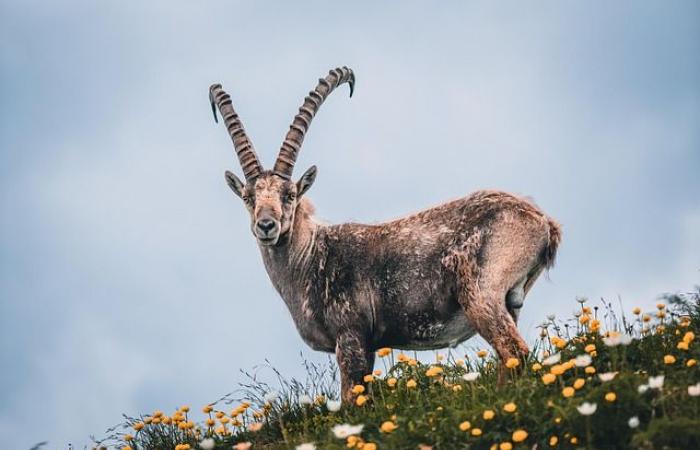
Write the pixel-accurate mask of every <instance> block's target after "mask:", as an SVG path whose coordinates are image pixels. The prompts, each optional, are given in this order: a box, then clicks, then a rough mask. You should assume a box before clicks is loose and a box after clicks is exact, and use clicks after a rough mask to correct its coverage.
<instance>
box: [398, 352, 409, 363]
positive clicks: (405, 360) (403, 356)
mask: <svg viewBox="0 0 700 450" xmlns="http://www.w3.org/2000/svg"><path fill="white" fill-rule="evenodd" d="M397 358H398V360H399V362H407V361H408V360H409V359H410V358H409V357H408V356H406V355H404V354H403V353H399V356H398V357H397Z"/></svg>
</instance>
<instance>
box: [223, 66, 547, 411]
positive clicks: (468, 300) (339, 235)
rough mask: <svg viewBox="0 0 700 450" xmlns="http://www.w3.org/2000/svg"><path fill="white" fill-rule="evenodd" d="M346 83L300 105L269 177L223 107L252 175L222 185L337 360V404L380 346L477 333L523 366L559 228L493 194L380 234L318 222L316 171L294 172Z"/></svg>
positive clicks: (310, 329)
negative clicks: (530, 301) (307, 140)
mask: <svg viewBox="0 0 700 450" xmlns="http://www.w3.org/2000/svg"><path fill="white" fill-rule="evenodd" d="M342 82H350V83H352V82H354V76H353V75H352V71H350V70H349V69H342V70H341V69H336V70H335V71H331V73H330V74H329V76H328V77H326V79H325V80H324V81H323V82H321V83H319V86H318V87H317V89H316V94H315V95H310V96H309V97H307V99H306V101H305V104H304V106H302V110H303V111H302V110H300V111H301V112H300V115H302V116H303V117H302V119H303V120H302V119H299V115H298V116H297V118H295V123H294V124H293V126H292V130H291V131H290V133H289V134H288V136H287V139H286V140H285V144H284V145H283V150H284V152H283V153H284V155H285V156H284V158H283V161H282V162H280V160H279V159H278V163H277V164H276V167H277V169H275V170H273V171H266V170H263V168H262V167H261V166H260V165H259V163H255V162H257V156H256V155H255V154H254V152H253V151H252V146H251V145H249V143H248V141H247V138H246V139H245V140H243V139H242V138H241V134H240V133H241V131H240V130H242V126H241V125H240V122H239V121H238V118H237V115H235V112H233V107H232V105H231V104H230V103H224V104H223V107H224V108H227V107H230V110H228V109H225V111H227V116H228V117H229V118H230V119H231V120H232V122H231V127H229V129H234V132H232V138H233V140H234V146H235V145H236V142H237V141H238V142H243V144H241V145H242V146H244V147H243V150H244V151H242V152H238V153H239V155H241V154H243V157H242V158H241V159H242V160H245V161H246V163H247V164H248V165H247V166H246V173H251V174H253V175H251V176H250V177H248V178H246V182H245V183H244V182H242V181H241V180H239V179H238V178H237V177H236V176H235V175H233V174H232V173H230V172H227V173H226V179H227V182H228V184H229V186H230V187H231V188H232V189H233V191H234V192H235V193H236V194H237V195H238V196H240V197H241V198H242V199H243V200H244V201H245V203H246V207H247V208H248V211H249V213H250V216H251V231H252V232H253V235H254V236H255V237H256V238H257V240H258V244H259V246H260V251H261V254H262V258H263V262H264V264H265V268H266V269H267V272H268V274H269V276H270V279H271V280H272V283H273V284H274V286H275V288H276V289H277V291H278V292H279V294H280V296H281V297H282V299H283V300H284V301H285V303H286V304H287V307H288V309H289V311H290V313H291V315H292V318H293V319H294V322H295V324H296V327H297V329H298V331H299V333H300V335H301V337H302V339H304V341H305V342H306V343H307V344H308V345H310V346H311V347H312V348H314V349H316V350H320V351H326V352H335V353H336V356H337V359H338V365H339V368H340V372H341V384H342V386H341V388H342V396H343V399H344V400H349V399H350V398H351V395H352V393H351V388H352V386H353V385H354V384H357V383H361V382H362V377H363V375H365V374H367V373H369V372H370V371H371V370H372V366H373V364H374V352H375V351H376V350H377V349H378V348H381V347H393V348H400V349H416V350H423V349H435V348H441V347H445V346H454V345H457V344H458V343H460V342H463V341H464V340H466V339H468V338H469V337H471V336H473V335H474V334H476V333H478V334H480V335H481V336H483V337H484V339H486V340H487V342H489V343H490V344H491V345H492V346H493V348H494V349H495V351H496V352H497V353H498V355H499V357H500V358H501V360H506V359H508V358H513V357H515V358H523V357H524V356H525V355H527V351H528V348H527V345H526V343H525V341H524V340H523V339H522V337H521V336H520V334H519V333H518V330H517V326H516V322H517V318H518V314H519V311H520V308H521V307H522V305H523V300H524V298H525V295H526V294H527V292H528V291H529V289H530V288H531V287H532V284H533V283H534V281H535V280H536V279H537V277H538V276H539V275H540V273H541V272H542V271H543V270H545V269H546V268H549V267H551V265H552V264H553V263H554V258H555V255H556V251H557V247H558V245H559V242H560V240H561V230H560V227H559V225H558V224H557V223H556V222H555V221H554V220H553V219H551V218H549V217H547V216H546V215H545V214H544V213H543V212H542V211H541V210H539V209H538V208H537V207H536V206H535V205H534V204H532V203H531V202H529V201H527V200H525V199H523V198H520V197H516V196H514V195H511V194H507V193H505V192H498V191H478V192H475V193H473V194H471V195H470V196H468V197H465V198H461V199H458V200H454V201H451V202H448V203H444V204H442V205H438V206H436V207H434V208H430V209H426V210H424V211H421V212H418V213H416V214H412V215H409V216H406V217H403V218H401V219H397V220H394V221H391V222H386V223H382V224H377V225H365V224H357V223H345V224H340V225H325V224H322V223H319V222H317V221H316V220H314V218H313V207H312V206H311V204H310V202H309V201H308V200H307V199H306V198H305V197H303V195H304V194H305V193H306V191H307V190H308V189H309V187H310V186H311V185H312V184H313V182H314V179H315V175H316V168H315V167H311V168H310V169H309V170H307V171H306V172H305V173H304V175H302V177H301V178H300V179H299V181H297V182H296V183H294V182H292V181H291V180H290V175H291V169H293V166H294V161H295V160H296V154H297V151H298V146H300V145H301V141H302V140H303V135H304V133H305V132H306V129H307V128H308V125H309V124H310V122H311V119H312V118H313V115H314V114H315V112H316V110H317V109H318V107H319V106H320V104H321V103H322V100H323V99H325V97H326V96H327V95H328V94H329V93H330V92H332V90H333V89H334V88H335V87H337V86H338V85H339V84H341V83H342ZM212 89H215V90H216V94H215V95H213V98H214V99H216V98H223V99H227V98H228V96H226V95H224V94H225V93H224V94H222V92H223V91H222V90H221V87H220V86H219V85H215V86H214V87H213V88H212ZM313 92H314V91H312V93H313ZM309 98H312V100H313V99H318V98H320V99H321V100H320V101H317V100H313V101H310V100H309ZM218 106H219V108H220V109H221V107H222V105H221V104H219V105H218ZM223 114H224V112H222V115H223ZM234 119H235V120H234ZM300 124H301V125H300ZM227 126H228V124H227ZM243 133H244V132H243ZM234 135H235V136H234ZM290 136H291V137H290ZM237 150H238V148H237ZM251 152H253V153H252V154H251ZM255 164H257V165H255Z"/></svg>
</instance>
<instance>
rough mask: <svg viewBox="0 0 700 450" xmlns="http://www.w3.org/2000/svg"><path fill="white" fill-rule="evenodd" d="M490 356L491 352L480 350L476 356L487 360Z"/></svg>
mask: <svg viewBox="0 0 700 450" xmlns="http://www.w3.org/2000/svg"><path fill="white" fill-rule="evenodd" d="M488 354H489V352H487V351H486V350H479V351H478V352H476V356H478V357H479V358H486V355H488Z"/></svg>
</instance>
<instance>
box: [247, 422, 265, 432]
mask: <svg viewBox="0 0 700 450" xmlns="http://www.w3.org/2000/svg"><path fill="white" fill-rule="evenodd" d="M262 427H263V424H262V422H253V423H251V424H249V425H248V431H253V432H255V431H260V430H262Z"/></svg>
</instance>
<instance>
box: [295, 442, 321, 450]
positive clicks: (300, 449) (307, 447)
mask: <svg viewBox="0 0 700 450" xmlns="http://www.w3.org/2000/svg"><path fill="white" fill-rule="evenodd" d="M296 449H297V450H316V445H314V443H313V442H307V443H306V444H299V445H297V446H296Z"/></svg>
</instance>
